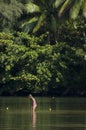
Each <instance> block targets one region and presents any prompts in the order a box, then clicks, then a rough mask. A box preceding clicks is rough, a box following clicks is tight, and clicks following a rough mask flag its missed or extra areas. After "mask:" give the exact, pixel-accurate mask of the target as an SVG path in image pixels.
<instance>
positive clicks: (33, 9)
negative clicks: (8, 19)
mask: <svg viewBox="0 0 86 130" xmlns="http://www.w3.org/2000/svg"><path fill="white" fill-rule="evenodd" d="M25 7H26V10H27V13H34V12H40V8H39V6H37V5H36V4H34V3H31V2H30V3H28V4H26V5H25Z"/></svg>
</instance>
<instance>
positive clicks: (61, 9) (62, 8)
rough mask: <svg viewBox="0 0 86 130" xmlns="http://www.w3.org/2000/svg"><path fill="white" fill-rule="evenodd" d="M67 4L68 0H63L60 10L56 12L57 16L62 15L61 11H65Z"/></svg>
mask: <svg viewBox="0 0 86 130" xmlns="http://www.w3.org/2000/svg"><path fill="white" fill-rule="evenodd" d="M69 4H70V0H66V1H65V2H64V4H63V5H62V7H61V8H60V10H59V13H58V15H59V16H61V15H62V13H63V12H64V11H65V9H66V8H67V7H68V6H69Z"/></svg>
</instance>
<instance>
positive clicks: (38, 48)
mask: <svg viewBox="0 0 86 130" xmlns="http://www.w3.org/2000/svg"><path fill="white" fill-rule="evenodd" d="M83 4H84V5H85V4H86V3H85V1H84V0H82V1H81V3H80V2H78V1H77V0H76V1H72V2H71V1H70V0H65V1H62V0H50V3H48V2H46V0H40V2H39V1H38V0H25V1H23V0H6V1H5V0H1V2H0V23H1V24H0V95H8V94H9V95H19V94H22V95H27V94H29V93H35V94H43V95H44V94H47V95H56V96H67V95H68V96H69V95H70V96H71V95H72V96H84V95H86V80H85V79H86V78H85V77H86V19H85V18H84V17H85V6H84V5H83ZM76 5H77V8H76ZM69 7H70V8H69ZM74 7H75V8H76V10H75V13H74V12H72V14H71V15H70V16H71V17H70V18H69V16H68V15H67V12H68V14H69V12H71V10H73V9H75V8H74ZM82 7H83V8H82ZM3 9H4V10H3ZM81 12H82V13H81ZM63 14H65V16H66V17H65V16H64V15H63ZM82 14H83V15H82ZM83 16H84V17H83Z"/></svg>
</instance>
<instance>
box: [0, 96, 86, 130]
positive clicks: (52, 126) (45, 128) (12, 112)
mask: <svg viewBox="0 0 86 130" xmlns="http://www.w3.org/2000/svg"><path fill="white" fill-rule="evenodd" d="M36 100H37V104H38V106H37V109H36V112H33V113H32V112H31V109H30V108H31V104H30V99H29V98H24V97H9V98H7V97H3V98H2V97H1V98H0V130H86V98H56V97H52V98H42V97H36Z"/></svg>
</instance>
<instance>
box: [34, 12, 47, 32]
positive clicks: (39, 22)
mask: <svg viewBox="0 0 86 130" xmlns="http://www.w3.org/2000/svg"><path fill="white" fill-rule="evenodd" d="M45 17H46V16H45V14H42V15H41V16H40V17H39V19H38V22H37V25H36V26H35V28H34V29H33V33H35V32H37V31H38V29H39V28H40V27H41V26H42V25H43V21H44V19H45Z"/></svg>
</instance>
